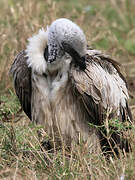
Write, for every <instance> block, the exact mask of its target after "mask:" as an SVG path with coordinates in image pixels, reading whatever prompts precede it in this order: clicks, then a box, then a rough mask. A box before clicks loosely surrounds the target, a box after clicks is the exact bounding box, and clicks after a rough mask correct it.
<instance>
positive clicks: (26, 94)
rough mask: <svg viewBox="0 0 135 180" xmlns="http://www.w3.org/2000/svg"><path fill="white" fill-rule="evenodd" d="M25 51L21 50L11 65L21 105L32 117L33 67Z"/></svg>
mask: <svg viewBox="0 0 135 180" xmlns="http://www.w3.org/2000/svg"><path fill="white" fill-rule="evenodd" d="M26 61H27V56H26V53H25V51H24V50H23V51H21V52H20V53H19V54H18V55H17V56H16V58H15V60H14V63H13V64H12V66H11V69H10V73H11V74H12V76H13V80H14V87H15V91H16V94H17V96H18V98H19V101H20V103H21V106H22V108H23V110H24V112H25V113H26V115H27V116H28V117H29V118H30V119H31V68H29V67H28V65H27V63H26Z"/></svg>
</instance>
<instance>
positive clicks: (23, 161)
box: [0, 0, 135, 180]
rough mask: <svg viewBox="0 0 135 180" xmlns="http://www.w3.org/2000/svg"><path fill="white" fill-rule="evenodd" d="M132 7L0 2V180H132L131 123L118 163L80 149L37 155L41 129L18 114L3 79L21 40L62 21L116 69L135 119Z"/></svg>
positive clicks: (128, 1)
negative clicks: (117, 66) (126, 148)
mask: <svg viewBox="0 0 135 180" xmlns="http://www.w3.org/2000/svg"><path fill="white" fill-rule="evenodd" d="M134 7H135V1H134V0H102V1H100V0H94V1H93V0H85V1H84V0H69V1H62V0H39V1H37V0H7V1H5V0H1V1H0V37H1V42H0V179H16V180H20V179H32V180H37V179H64V180H65V179H67V180H68V179H77V180H78V179H103V180H104V179H105V180H106V179H120V177H121V179H122V178H125V179H134V178H135V131H134V129H135V126H134V121H133V123H132V127H131V130H130V131H129V134H128V137H129V141H130V142H131V146H132V152H130V153H124V154H123V153H121V152H120V157H119V158H118V157H115V156H113V157H109V159H108V160H107V159H106V158H105V156H104V155H103V154H102V153H101V154H98V155H94V154H92V155H90V154H89V153H87V152H86V151H85V149H84V147H83V146H81V145H80V146H77V147H76V148H74V149H73V150H72V151H71V152H66V151H65V149H64V148H63V150H60V151H59V152H57V153H53V154H50V155H49V154H48V153H46V152H44V150H43V151H41V147H40V143H39V140H38V138H37V130H40V129H41V128H42V127H40V126H36V125H34V124H32V123H31V122H30V121H29V120H28V118H27V117H26V115H25V114H24V113H23V112H22V109H21V108H20V104H19V102H18V99H17V98H16V95H15V93H14V90H13V84H12V80H11V78H10V77H9V68H10V66H11V64H12V62H13V60H14V57H15V55H16V54H17V53H18V52H19V51H20V50H22V49H24V48H25V47H26V44H27V39H28V38H29V37H31V36H32V34H34V33H36V32H38V29H39V28H42V27H44V28H46V26H47V25H49V24H50V23H51V22H52V21H53V20H55V19H56V18H60V17H66V18H69V19H71V20H73V21H74V22H76V23H77V24H78V25H79V26H80V27H81V28H82V29H83V30H84V32H85V34H86V37H87V41H88V44H89V45H90V46H91V47H92V48H96V49H99V50H102V51H103V52H104V53H106V54H109V55H110V56H111V57H112V58H114V59H116V60H117V61H118V62H120V63H121V64H122V67H123V68H122V69H123V73H124V75H125V77H126V79H127V82H128V86H129V95H130V100H129V103H130V108H131V110H132V114H133V119H135V60H134V59H135V21H134V19H135V11H134ZM118 125H119V124H118ZM45 154H46V160H44V159H45V157H44V156H45Z"/></svg>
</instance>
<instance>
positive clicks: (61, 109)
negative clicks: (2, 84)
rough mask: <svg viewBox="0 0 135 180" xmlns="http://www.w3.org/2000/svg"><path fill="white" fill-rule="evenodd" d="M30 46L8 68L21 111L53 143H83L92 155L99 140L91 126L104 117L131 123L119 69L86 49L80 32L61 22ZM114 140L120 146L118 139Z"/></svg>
mask: <svg viewBox="0 0 135 180" xmlns="http://www.w3.org/2000/svg"><path fill="white" fill-rule="evenodd" d="M28 41H29V42H28V45H27V48H26V49H25V50H23V51H21V52H20V53H19V54H18V55H17V56H16V58H15V61H14V63H13V64H12V66H11V69H10V72H11V73H12V75H13V79H14V86H15V91H16V94H17V96H18V98H19V100H20V103H21V106H22V108H23V110H24V112H25V113H26V114H27V116H28V117H29V118H30V119H31V120H32V121H34V122H36V123H37V124H41V125H43V126H44V129H45V131H46V132H47V134H48V135H49V136H50V137H51V138H52V139H53V140H54V142H56V143H58V142H63V143H65V144H66V145H67V146H70V145H71V143H72V142H75V143H78V142H79V139H80V138H81V139H82V140H83V142H85V143H86V144H87V145H88V146H89V150H90V152H97V151H99V147H100V145H103V141H102V135H101V133H100V131H99V130H98V128H96V127H95V126H100V125H103V124H104V121H106V118H108V120H113V119H118V120H119V121H120V122H124V121H131V119H132V116H131V113H130V109H129V106H128V98H129V96H128V90H127V86H126V81H125V79H124V77H123V75H122V74H121V72H120V70H119V64H118V63H117V62H115V61H114V60H112V59H111V58H109V57H108V56H106V55H104V54H102V53H101V52H100V51H97V50H90V49H88V46H87V41H86V38H85V35H84V33H83V31H82V30H81V29H80V28H79V27H78V26H77V25H76V24H75V23H73V22H72V21H70V20H68V19H65V18H61V19H57V20H56V21H54V22H53V23H52V24H51V25H50V27H48V29H47V31H44V29H41V30H39V32H38V34H36V35H34V36H32V37H31V38H29V40H28ZM106 114H108V116H107V115H106ZM90 124H93V126H91V125H90ZM115 136H117V135H116V134H115ZM114 139H115V140H116V144H119V145H120V146H121V144H120V137H116V138H114ZM121 147H122V146H121ZM122 148H123V147H122Z"/></svg>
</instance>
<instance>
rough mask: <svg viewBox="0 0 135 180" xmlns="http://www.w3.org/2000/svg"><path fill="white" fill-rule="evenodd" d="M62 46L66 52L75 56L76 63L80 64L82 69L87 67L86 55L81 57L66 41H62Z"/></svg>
mask: <svg viewBox="0 0 135 180" xmlns="http://www.w3.org/2000/svg"><path fill="white" fill-rule="evenodd" d="M62 47H63V49H64V51H65V52H67V53H68V54H70V56H71V57H72V58H73V61H74V63H75V64H76V65H78V66H79V67H80V69H81V70H85V69H86V62H85V59H86V58H85V56H83V57H81V56H80V55H79V54H78V52H77V51H76V50H75V49H74V48H72V47H71V46H70V45H69V44H67V43H65V42H62Z"/></svg>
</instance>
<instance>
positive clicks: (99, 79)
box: [70, 50, 132, 125]
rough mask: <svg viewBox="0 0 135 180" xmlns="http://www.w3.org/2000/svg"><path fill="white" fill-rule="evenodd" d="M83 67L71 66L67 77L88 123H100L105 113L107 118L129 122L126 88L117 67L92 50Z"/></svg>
mask: <svg viewBox="0 0 135 180" xmlns="http://www.w3.org/2000/svg"><path fill="white" fill-rule="evenodd" d="M86 64H87V65H86V69H85V70H84V71H80V70H78V69H77V68H76V67H74V66H72V68H71V73H70V75H71V79H72V82H73V86H74V90H75V91H76V92H77V93H78V95H79V96H80V98H81V100H82V103H84V105H85V107H86V109H87V111H88V113H89V116H90V121H92V123H93V122H95V124H98V125H99V124H102V123H103V119H105V116H106V114H107V113H108V114H109V116H108V117H109V118H110V119H111V118H119V119H120V120H121V121H125V120H131V119H132V116H131V112H130V109H129V107H128V103H127V100H128V90H127V85H126V81H125V79H124V77H123V76H122V74H121V73H120V71H119V64H118V63H116V62H115V61H114V60H112V59H110V58H109V57H107V56H105V55H103V54H102V53H100V52H99V51H95V50H88V53H87V55H86Z"/></svg>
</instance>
